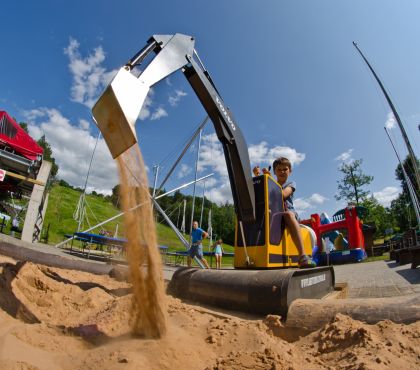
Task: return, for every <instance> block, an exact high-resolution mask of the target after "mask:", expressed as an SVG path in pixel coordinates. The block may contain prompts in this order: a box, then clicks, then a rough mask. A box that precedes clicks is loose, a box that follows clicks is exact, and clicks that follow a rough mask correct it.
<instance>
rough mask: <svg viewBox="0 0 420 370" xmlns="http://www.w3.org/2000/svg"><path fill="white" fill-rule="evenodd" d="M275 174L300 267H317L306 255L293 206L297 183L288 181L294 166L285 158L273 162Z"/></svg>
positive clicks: (297, 217)
mask: <svg viewBox="0 0 420 370" xmlns="http://www.w3.org/2000/svg"><path fill="white" fill-rule="evenodd" d="M273 172H274V174H275V175H276V177H277V182H278V183H279V184H280V185H281V187H282V189H283V190H282V193H283V200H284V208H285V213H284V219H285V221H286V225H287V226H288V228H289V230H290V233H291V235H292V239H293V242H294V243H295V245H296V247H297V250H298V253H299V267H300V268H311V267H316V263H315V262H314V261H312V259H311V258H310V257H309V256H307V255H306V254H305V253H304V249H303V239H302V234H301V233H300V225H299V222H298V220H299V216H298V214H297V212H296V210H295V207H294V206H293V195H294V192H295V190H296V183H295V182H294V181H287V180H288V178H289V176H290V174H291V172H292V164H291V163H290V161H289V159H287V158H285V157H279V158H277V159H276V160H275V161H274V162H273Z"/></svg>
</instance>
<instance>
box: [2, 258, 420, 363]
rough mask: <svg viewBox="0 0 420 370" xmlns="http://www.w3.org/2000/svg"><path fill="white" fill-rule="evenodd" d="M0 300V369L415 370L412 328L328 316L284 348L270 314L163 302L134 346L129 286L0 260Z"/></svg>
mask: <svg viewBox="0 0 420 370" xmlns="http://www.w3.org/2000/svg"><path fill="white" fill-rule="evenodd" d="M0 297H2V298H0V307H1V310H0V370H1V369H98V368H101V369H120V368H124V369H173V368H179V369H325V368H330V369H384V368H389V369H395V368H400V369H417V368H419V367H420V351H419V348H420V323H419V322H417V323H414V324H410V325H400V324H394V323H392V322H390V321H382V322H380V323H378V324H376V325H367V324H364V323H362V322H359V321H356V320H352V319H351V318H349V317H347V316H344V315H337V316H336V317H335V318H334V320H333V321H332V322H330V323H328V324H327V325H325V326H324V327H323V328H322V329H320V330H318V331H315V332H313V333H311V334H309V335H307V336H305V337H300V338H299V337H296V336H295V338H294V340H293V341H290V340H289V341H287V340H285V338H288V337H292V335H291V334H293V333H288V330H290V329H287V328H285V327H284V326H283V324H282V322H281V318H280V317H279V316H275V315H269V316H266V317H252V316H249V315H248V316H245V315H241V316H240V315H236V314H234V313H232V312H230V313H226V312H221V311H216V310H213V309H211V308H209V307H202V306H195V305H189V304H185V303H184V302H182V301H180V300H179V299H177V298H173V297H170V296H165V298H164V299H165V301H166V307H167V312H166V315H167V317H168V325H167V334H166V335H165V337H163V338H162V339H144V338H143V339H142V338H139V337H134V336H133V335H132V334H131V327H130V323H129V320H130V308H131V300H132V294H131V287H130V286H129V284H127V283H124V282H118V281H116V280H114V279H112V278H110V277H109V276H96V275H92V274H89V273H83V272H77V271H68V270H64V269H58V268H49V267H45V266H41V265H36V264H32V263H13V261H10V260H7V261H5V260H1V259H0ZM4 297H7V298H8V299H9V300H12V301H13V302H12V303H10V302H9V303H7V302H6V300H5V299H4ZM22 312H25V314H26V316H25V315H22ZM28 318H31V320H29V319H28Z"/></svg>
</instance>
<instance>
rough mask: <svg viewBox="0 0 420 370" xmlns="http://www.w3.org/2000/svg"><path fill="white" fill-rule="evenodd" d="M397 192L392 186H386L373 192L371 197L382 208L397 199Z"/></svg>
mask: <svg viewBox="0 0 420 370" xmlns="http://www.w3.org/2000/svg"><path fill="white" fill-rule="evenodd" d="M398 195H399V190H398V189H397V188H396V187H394V186H387V187H385V188H383V189H382V190H380V191H377V192H374V193H373V196H374V197H375V198H376V199H377V200H378V202H379V203H381V204H382V205H383V206H384V207H389V206H390V205H391V202H392V201H393V200H394V199H396V198H398Z"/></svg>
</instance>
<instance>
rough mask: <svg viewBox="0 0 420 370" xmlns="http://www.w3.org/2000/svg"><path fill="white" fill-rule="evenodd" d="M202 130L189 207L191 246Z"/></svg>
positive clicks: (199, 137)
mask: <svg viewBox="0 0 420 370" xmlns="http://www.w3.org/2000/svg"><path fill="white" fill-rule="evenodd" d="M202 131H203V130H202V129H200V134H199V136H198V148H197V160H196V161H195V175H194V189H193V200H192V206H191V223H190V244H191V238H192V236H191V233H192V224H193V221H194V203H195V188H196V183H197V171H198V160H199V158H200V146H201V133H202Z"/></svg>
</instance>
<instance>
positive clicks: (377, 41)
mask: <svg viewBox="0 0 420 370" xmlns="http://www.w3.org/2000/svg"><path fill="white" fill-rule="evenodd" d="M2 15H3V16H2V31H1V32H0V41H1V45H2V49H3V53H2V58H1V60H0V71H1V73H0V86H1V89H0V109H2V110H6V111H8V112H9V113H10V114H11V115H12V116H14V117H15V118H16V119H17V120H18V121H25V122H27V123H28V124H29V126H30V132H31V134H32V136H33V137H34V138H36V139H37V138H39V137H40V135H42V134H45V135H46V138H47V140H48V141H49V142H50V143H51V145H52V148H53V153H54V156H55V158H56V160H57V162H58V164H59V166H60V171H59V177H61V178H63V179H65V180H66V181H68V182H69V183H71V184H73V185H76V186H83V184H84V181H85V176H86V171H87V167H88V163H89V160H90V156H91V153H92V150H93V147H94V145H95V141H96V137H97V135H98V131H97V129H96V127H95V125H94V124H93V122H92V119H91V113H90V112H91V111H90V109H91V107H92V104H93V103H94V102H95V101H96V99H97V98H98V97H99V95H100V93H101V91H102V90H103V88H104V87H105V86H106V84H107V83H108V82H109V81H110V79H111V78H112V76H113V74H114V73H115V72H116V71H117V70H118V68H119V67H120V66H121V65H123V64H125V63H126V61H127V60H128V59H129V58H131V57H132V56H133V55H134V54H135V53H136V52H137V51H138V50H140V49H141V48H142V47H143V46H144V45H145V44H146V41H147V40H148V38H149V37H150V36H151V35H153V34H174V33H184V34H187V35H192V36H194V37H195V38H196V44H195V47H196V49H197V51H198V54H199V55H200V58H201V59H202V61H203V63H204V65H205V66H206V68H207V70H208V71H209V72H210V75H211V76H212V78H213V80H214V82H215V83H216V86H217V88H218V90H219V92H220V93H221V95H222V97H223V99H224V101H225V103H226V104H227V105H228V106H229V107H230V109H231V110H232V112H233V114H234V116H235V118H236V120H237V123H238V125H239V126H240V127H241V129H242V132H243V134H244V136H245V139H246V141H247V144H248V146H249V151H250V156H251V161H252V164H259V165H261V166H267V165H269V164H271V162H272V160H273V159H274V157H275V156H278V155H281V154H282V155H286V156H289V158H290V159H291V160H292V162H293V164H294V171H293V173H292V177H293V179H294V180H295V181H296V182H297V193H296V195H295V198H296V201H295V202H296V205H297V208H298V210H299V211H300V214H301V216H302V217H307V216H309V215H310V214H311V213H315V212H317V213H320V212H323V211H325V212H327V213H329V214H332V213H334V212H335V211H337V210H338V209H340V208H341V207H342V206H343V205H344V203H342V202H337V201H336V200H335V199H334V194H335V193H336V192H337V180H338V179H339V178H340V172H339V171H338V166H339V165H340V163H341V162H342V161H343V160H351V159H360V158H362V159H363V167H362V169H363V171H364V172H365V173H366V174H369V175H372V176H374V180H373V182H372V183H371V185H370V186H369V190H370V191H371V192H372V193H373V194H375V196H376V197H377V199H378V200H379V201H380V202H381V203H383V204H384V205H389V202H390V201H391V200H392V199H393V198H395V197H396V196H397V195H398V193H399V192H400V188H399V183H398V182H397V181H396V180H395V174H394V172H395V168H396V166H397V159H396V157H395V154H394V153H393V151H392V148H391V146H390V144H389V141H388V139H387V137H386V135H385V132H384V129H383V127H384V125H386V124H388V125H390V126H394V124H393V123H392V116H390V115H389V114H390V109H389V107H388V106H387V104H386V101H385V99H384V97H383V95H382V93H381V92H380V90H379V88H378V86H377V84H376V82H375V81H374V79H373V77H372V75H371V74H370V72H369V71H368V69H367V67H366V66H365V64H364V63H363V61H362V59H361V58H360V56H359V55H358V54H357V52H356V50H355V49H354V47H353V45H352V41H353V40H355V41H356V42H358V44H359V46H360V48H361V49H362V51H363V52H364V53H365V55H366V56H367V58H368V59H369V61H370V62H371V63H372V65H373V67H374V68H375V69H376V71H377V73H378V74H379V76H380V77H381V78H382V80H383V82H384V84H385V86H386V88H387V89H388V91H389V93H390V95H391V99H393V101H394V103H395V105H396V107H397V110H398V111H399V114H400V116H401V118H402V120H403V123H404V125H405V128H406V131H407V133H408V136H409V138H410V140H411V144H412V146H413V148H414V151H415V152H416V153H417V155H419V154H420V153H419V151H420V150H419V131H418V128H417V126H418V124H419V123H420V104H419V103H420V42H419V35H420V22H419V21H418V19H419V16H420V2H418V1H414V0H413V1H406V0H401V1H399V2H398V3H397V2H395V1H386V0H381V1H379V0H371V1H363V0H356V1H333V0H330V1H326V0H318V1H310V0H306V1H299V0H297V1H280V0H277V1H275V0H267V1H264V0H260V1H251V0H248V1H247V0H229V1H228V0H224V1H221V0H212V1H201V0H196V1H185V0H184V1H179V0H172V1H161V0H155V1H150V2H146V1H138V0H137V1H126V2H124V3H122V2H118V1H110V0H102V1H96V0H92V1H79V0H73V1H71V2H69V1H58V0H56V1H36V2H35V1H29V0H23V1H20V2H5V3H4V4H2ZM204 117H205V112H204V109H203V108H202V106H201V105H200V103H199V102H198V99H197V98H196V96H195V94H194V92H193V91H192V89H191V88H190V86H189V84H188V82H187V81H186V79H185V78H184V76H183V75H182V73H181V72H178V73H177V74H174V75H172V76H171V77H170V78H169V79H167V80H165V81H162V82H161V83H159V84H158V85H156V86H155V87H154V88H153V90H152V93H151V94H150V96H149V97H148V100H147V104H146V106H145V107H144V108H143V111H142V112H141V114H140V119H139V120H138V122H137V126H136V128H137V134H138V137H139V142H140V147H141V150H142V152H143V155H144V157H145V161H146V164H147V166H148V168H149V179H150V182H151V183H152V182H153V171H152V168H153V166H154V165H156V164H159V165H160V166H161V168H160V175H159V178H160V179H163V177H164V176H165V174H166V172H167V171H168V170H169V169H170V167H171V166H172V164H173V162H174V160H175V159H176V158H177V157H178V155H179V154H180V153H181V150H182V148H183V145H184V143H185V142H186V141H187V140H188V139H189V137H190V136H191V134H192V133H193V131H194V130H195V128H196V127H197V126H198V125H199V123H200V122H201V121H202V120H203V118H204ZM390 132H391V137H392V138H393V140H394V141H395V144H396V146H397V149H398V151H399V154H400V155H401V156H402V157H405V155H406V153H407V151H406V150H405V148H404V145H403V141H402V139H401V135H400V133H399V132H398V130H397V129H396V128H395V127H394V128H392V129H391V130H390ZM195 150H196V147H194V148H192V149H191V150H190V151H189V152H188V153H187V155H186V156H185V158H184V160H183V161H182V163H181V164H180V165H179V167H178V168H177V170H176V172H175V174H174V175H173V176H172V177H171V179H170V181H168V183H167V185H165V188H166V189H167V190H169V189H172V188H174V187H177V186H179V185H181V184H183V183H186V182H189V181H191V180H192V179H193V177H194V171H193V169H194V161H195V156H196V154H195ZM208 173H214V176H212V177H211V179H210V180H208V181H207V182H206V187H205V188H206V189H205V190H206V195H207V197H209V198H210V199H211V200H213V201H215V202H225V201H229V200H230V199H231V194H230V188H229V184H228V182H227V176H226V168H225V164H224V158H223V156H222V153H221V148H220V146H219V145H218V143H217V140H215V136H214V129H213V126H212V125H211V124H210V123H209V124H207V126H206V128H205V130H204V132H203V140H202V154H201V158H200V172H199V174H198V175H199V176H204V175H206V174H208ZM117 182H118V179H117V173H116V167H115V164H114V163H113V161H112V160H111V157H110V154H109V152H108V149H107V147H106V145H105V143H104V142H103V140H100V141H99V144H98V148H97V150H96V152H95V158H94V163H93V170H92V173H91V176H90V178H89V183H88V187H89V188H88V189H89V190H92V189H96V190H97V191H102V192H107V191H108V192H109V190H110V189H111V188H112V187H113V186H114V185H116V184H117ZM158 183H159V181H158ZM186 192H191V189H188V190H186ZM198 192H202V189H199V190H198Z"/></svg>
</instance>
